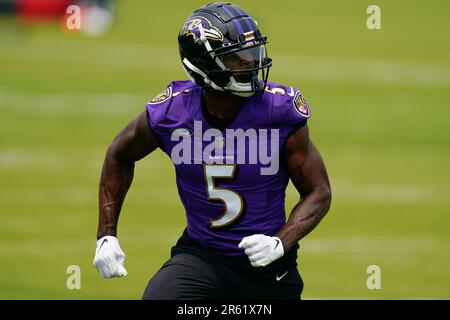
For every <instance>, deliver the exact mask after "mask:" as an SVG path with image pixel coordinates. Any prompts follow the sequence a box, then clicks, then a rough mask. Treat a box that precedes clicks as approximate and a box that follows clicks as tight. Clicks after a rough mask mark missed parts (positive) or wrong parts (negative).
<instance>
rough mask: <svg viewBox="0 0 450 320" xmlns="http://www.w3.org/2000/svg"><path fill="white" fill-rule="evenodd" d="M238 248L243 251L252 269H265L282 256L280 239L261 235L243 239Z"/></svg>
mask: <svg viewBox="0 0 450 320" xmlns="http://www.w3.org/2000/svg"><path fill="white" fill-rule="evenodd" d="M239 248H241V249H245V254H246V255H247V256H248V258H249V260H250V262H251V263H252V266H254V267H265V266H267V265H268V264H270V263H272V262H273V261H275V260H277V259H279V258H281V257H282V256H283V255H284V249H283V244H282V243H281V240H280V238H278V237H269V236H265V235H263V234H254V235H252V236H249V237H245V238H243V239H242V241H241V242H240V243H239Z"/></svg>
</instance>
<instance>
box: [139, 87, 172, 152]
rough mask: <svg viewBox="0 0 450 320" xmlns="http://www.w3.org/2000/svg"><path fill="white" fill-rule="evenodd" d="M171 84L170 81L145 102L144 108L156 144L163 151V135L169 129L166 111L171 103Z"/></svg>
mask: <svg viewBox="0 0 450 320" xmlns="http://www.w3.org/2000/svg"><path fill="white" fill-rule="evenodd" d="M172 92H173V85H172V83H170V84H169V85H168V86H167V87H166V88H165V89H164V90H163V91H162V92H160V93H159V94H158V95H156V96H155V97H154V98H153V99H152V100H150V101H149V102H147V104H146V105H145V109H146V111H147V124H148V126H149V127H150V129H151V130H152V132H153V135H154V136H155V138H156V140H157V141H158V146H159V147H160V148H161V149H162V150H163V151H165V147H164V138H163V137H164V135H165V134H166V132H167V131H168V129H170V122H171V121H170V119H168V111H169V108H170V106H171V103H172Z"/></svg>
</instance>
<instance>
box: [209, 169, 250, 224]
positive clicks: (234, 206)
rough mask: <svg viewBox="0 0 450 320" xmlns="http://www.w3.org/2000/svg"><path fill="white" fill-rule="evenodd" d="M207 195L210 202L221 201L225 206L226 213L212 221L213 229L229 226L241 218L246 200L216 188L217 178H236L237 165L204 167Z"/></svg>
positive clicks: (236, 194)
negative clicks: (215, 180) (215, 181)
mask: <svg viewBox="0 0 450 320" xmlns="http://www.w3.org/2000/svg"><path fill="white" fill-rule="evenodd" d="M204 171H205V180H206V193H207V194H208V200H220V201H222V202H223V204H224V205H225V213H224V214H223V215H222V216H220V217H219V218H217V219H213V220H211V221H210V227H211V228H220V227H225V226H228V225H229V224H231V223H233V222H234V221H236V219H237V218H239V217H240V215H241V214H242V211H243V208H244V200H243V199H242V197H241V195H240V194H239V193H237V192H235V191H232V190H228V189H224V188H218V187H216V186H215V183H214V179H215V178H224V179H227V178H228V179H232V178H234V175H235V171H236V165H233V164H231V165H229V164H224V165H204Z"/></svg>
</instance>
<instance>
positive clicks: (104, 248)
mask: <svg viewBox="0 0 450 320" xmlns="http://www.w3.org/2000/svg"><path fill="white" fill-rule="evenodd" d="M124 262H125V253H124V252H123V251H122V249H121V248H120V245H119V240H118V239H117V238H116V237H113V236H105V237H103V238H100V239H99V240H98V241H97V248H96V250H95V257H94V266H95V268H96V269H97V271H98V272H99V273H100V274H101V275H102V277H103V278H106V279H111V278H116V277H123V276H126V275H127V270H125V267H124V266H123V263H124Z"/></svg>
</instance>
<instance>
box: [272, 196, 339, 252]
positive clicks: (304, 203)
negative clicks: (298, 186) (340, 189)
mask: <svg viewBox="0 0 450 320" xmlns="http://www.w3.org/2000/svg"><path fill="white" fill-rule="evenodd" d="M330 205H331V192H330V189H329V188H323V189H321V190H317V191H313V192H312V193H310V194H309V195H307V196H305V197H304V198H303V199H302V200H301V201H300V202H299V203H297V205H296V206H295V207H294V209H292V212H291V214H290V216H289V219H288V221H287V222H286V224H285V225H284V226H283V228H282V229H281V230H280V231H279V232H278V234H277V237H279V238H280V239H281V242H282V243H283V246H284V250H285V252H286V251H288V250H290V249H291V248H292V246H294V245H295V244H296V243H297V242H298V241H299V240H300V239H302V238H303V237H305V236H306V235H307V234H308V233H310V232H311V231H312V230H313V229H314V228H315V227H316V226H317V225H318V224H319V222H320V221H321V220H322V218H323V217H324V216H325V215H326V214H327V212H328V210H329V208H330Z"/></svg>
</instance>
